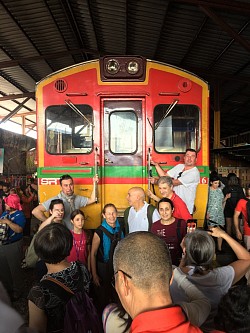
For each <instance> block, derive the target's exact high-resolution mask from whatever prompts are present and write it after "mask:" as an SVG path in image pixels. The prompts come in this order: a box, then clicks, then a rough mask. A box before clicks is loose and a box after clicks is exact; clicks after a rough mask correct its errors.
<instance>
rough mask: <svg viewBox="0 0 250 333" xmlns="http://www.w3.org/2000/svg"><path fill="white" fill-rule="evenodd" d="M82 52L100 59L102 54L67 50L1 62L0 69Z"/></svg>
mask: <svg viewBox="0 0 250 333" xmlns="http://www.w3.org/2000/svg"><path fill="white" fill-rule="evenodd" d="M81 52H85V53H89V54H93V55H96V56H97V57H99V56H100V55H101V54H100V52H98V51H97V50H89V49H84V48H79V49H73V50H68V51H67V50H65V51H64V52H53V53H48V54H44V55H41V56H34V57H27V58H19V59H15V60H6V61H1V62H0V69H3V68H8V67H14V66H19V65H20V64H24V63H30V62H33V61H40V60H43V59H44V60H48V59H56V58H62V57H65V55H67V54H77V53H78V54H79V53H81Z"/></svg>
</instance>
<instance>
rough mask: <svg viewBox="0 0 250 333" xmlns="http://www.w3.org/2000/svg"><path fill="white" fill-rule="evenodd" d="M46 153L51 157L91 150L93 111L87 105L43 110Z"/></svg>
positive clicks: (52, 107)
mask: <svg viewBox="0 0 250 333" xmlns="http://www.w3.org/2000/svg"><path fill="white" fill-rule="evenodd" d="M45 127H46V151H47V153H49V154H52V155H60V154H89V153H91V152H92V150H93V127H94V125H93V109H92V107H91V106H90V105H87V104H81V105H80V104H78V105H74V104H71V105H51V106H48V107H47V108H46V110H45Z"/></svg>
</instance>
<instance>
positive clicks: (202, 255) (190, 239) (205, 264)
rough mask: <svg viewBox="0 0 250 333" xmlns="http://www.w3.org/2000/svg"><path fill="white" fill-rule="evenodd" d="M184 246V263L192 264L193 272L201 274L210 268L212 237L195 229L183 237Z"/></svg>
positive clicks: (212, 254) (213, 244)
mask: <svg viewBox="0 0 250 333" xmlns="http://www.w3.org/2000/svg"><path fill="white" fill-rule="evenodd" d="M184 245H185V248H186V256H185V265H186V266H194V267H195V269H194V273H198V274H203V271H204V270H207V269H209V268H211V265H212V261H213V257H214V253H215V243H214V240H213V238H212V237H211V236H210V235H209V234H208V233H207V232H206V231H204V230H198V229H196V230H195V231H194V232H191V233H189V234H187V235H186V236H185V238H184Z"/></svg>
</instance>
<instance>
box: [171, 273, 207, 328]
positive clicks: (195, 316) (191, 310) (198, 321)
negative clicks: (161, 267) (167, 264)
mask: <svg viewBox="0 0 250 333" xmlns="http://www.w3.org/2000/svg"><path fill="white" fill-rule="evenodd" d="M173 276H174V280H175V281H176V282H177V284H178V287H179V288H181V289H182V290H183V292H184V293H185V295H186V296H187V298H188V301H189V302H177V303H176V304H179V305H180V306H181V307H182V309H183V310H184V312H185V313H186V315H187V317H188V319H189V321H190V322H191V323H192V324H193V325H195V326H198V327H199V326H201V325H202V324H203V323H204V322H205V320H206V319H207V317H208V315H209V313H210V310H211V305H210V302H209V300H208V299H207V298H206V297H205V295H204V294H203V293H202V292H201V291H200V290H199V289H198V288H197V287H196V286H195V285H194V284H193V283H192V282H190V281H189V280H188V279H187V277H186V275H185V274H183V273H181V272H180V270H179V269H178V268H175V269H174V271H173Z"/></svg>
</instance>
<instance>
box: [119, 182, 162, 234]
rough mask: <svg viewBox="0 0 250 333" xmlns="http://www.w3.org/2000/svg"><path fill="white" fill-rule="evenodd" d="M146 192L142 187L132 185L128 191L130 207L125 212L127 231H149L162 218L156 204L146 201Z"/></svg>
mask: <svg viewBox="0 0 250 333" xmlns="http://www.w3.org/2000/svg"><path fill="white" fill-rule="evenodd" d="M145 197H146V196H145V192H144V190H143V188H141V187H132V188H130V189H129V191H128V195H127V200H128V204H129V206H130V207H128V208H127V209H126V210H125V212H124V222H125V230H126V233H130V232H135V231H149V230H150V229H151V225H152V223H154V222H156V221H158V220H160V215H159V213H158V211H157V209H156V207H155V206H153V205H150V204H148V203H147V202H146V201H145Z"/></svg>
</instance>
